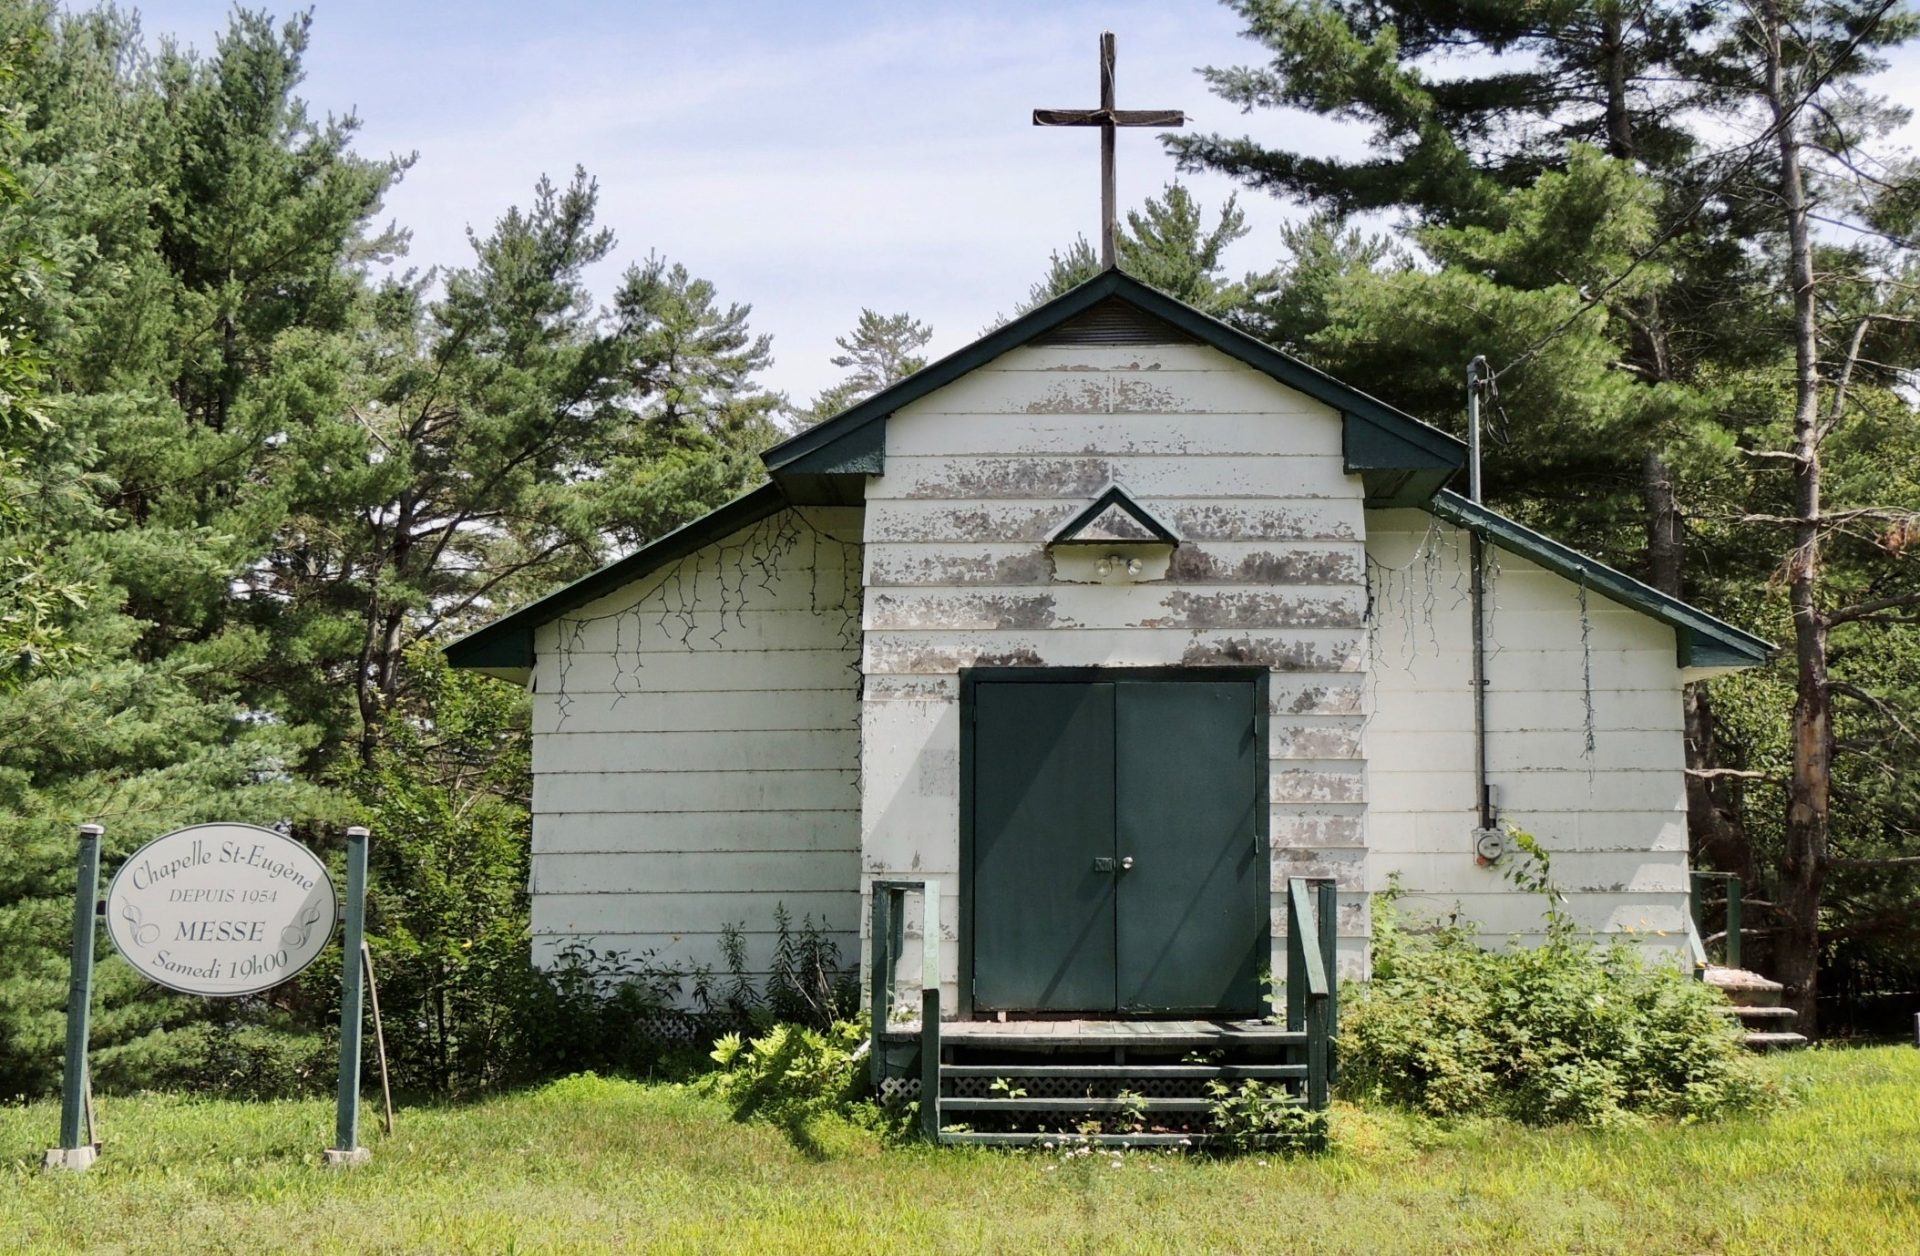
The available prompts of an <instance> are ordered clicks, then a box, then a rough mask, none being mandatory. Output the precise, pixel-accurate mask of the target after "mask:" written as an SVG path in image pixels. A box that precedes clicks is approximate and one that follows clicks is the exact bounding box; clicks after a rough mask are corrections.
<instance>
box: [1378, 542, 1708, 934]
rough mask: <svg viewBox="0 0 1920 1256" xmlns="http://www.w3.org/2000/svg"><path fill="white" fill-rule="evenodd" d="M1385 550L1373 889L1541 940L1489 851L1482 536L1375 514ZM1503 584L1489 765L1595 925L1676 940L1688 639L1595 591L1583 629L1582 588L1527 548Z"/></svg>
mask: <svg viewBox="0 0 1920 1256" xmlns="http://www.w3.org/2000/svg"><path fill="white" fill-rule="evenodd" d="M1367 554H1368V558H1369V563H1370V575H1371V579H1372V581H1373V589H1372V592H1373V598H1374V606H1375V613H1376V622H1375V623H1374V624H1373V636H1372V658H1371V663H1372V670H1371V674H1370V676H1369V677H1368V680H1369V684H1370V689H1371V693H1370V701H1371V714H1370V716H1369V718H1368V723H1367V728H1366V734H1365V752H1366V761H1367V764H1368V773H1369V780H1368V803H1369V814H1368V819H1367V844H1368V848H1369V849H1370V850H1371V851H1372V852H1373V853H1374V854H1375V855H1376V856H1377V857H1378V858H1377V859H1375V860H1374V861H1373V862H1372V863H1371V864H1370V865H1369V877H1370V878H1371V882H1372V884H1373V885H1374V886H1375V888H1378V887H1379V886H1381V885H1384V884H1385V878H1386V877H1387V876H1388V875H1389V874H1393V873H1397V874H1399V877H1400V880H1401V883H1402V884H1403V885H1404V886H1405V887H1406V888H1407V889H1408V890H1409V891H1410V892H1411V893H1412V895H1413V899H1412V906H1413V907H1414V909H1415V910H1423V909H1425V910H1439V911H1444V912H1451V911H1452V910H1454V905H1455V904H1456V903H1458V904H1459V906H1460V907H1461V909H1462V910H1463V911H1464V913H1465V915H1467V916H1468V917H1469V918H1472V919H1475V920H1478V921H1479V922H1480V923H1481V924H1482V925H1483V926H1484V927H1485V928H1486V929H1487V931H1488V932H1489V933H1491V934H1504V933H1518V934H1523V935H1528V936H1531V935H1533V934H1537V933H1538V932H1539V930H1540V929H1541V928H1542V925H1541V922H1540V919H1539V904H1538V903H1537V901H1531V902H1530V901H1529V896H1527V895H1522V894H1515V893H1514V892H1513V891H1512V890H1511V889H1510V888H1509V887H1508V886H1507V883H1506V882H1505V880H1504V879H1503V876H1502V871H1501V870H1500V869H1497V868H1487V867H1482V866H1480V865H1479V864H1477V863H1476V862H1475V860H1474V858H1473V838H1472V831H1473V828H1474V825H1475V823H1476V816H1475V810H1474V777H1473V750H1474V747H1473V731H1472V730H1473V705H1472V695H1471V678H1472V654H1471V651H1470V648H1469V646H1470V642H1471V632H1472V617H1471V614H1470V609H1469V607H1470V604H1469V602H1468V599H1467V597H1466V592H1465V591H1466V589H1467V587H1468V582H1467V577H1468V569H1467V555H1468V545H1467V541H1466V537H1465V534H1464V533H1462V532H1461V531H1460V530H1458V529H1456V528H1453V527H1452V526H1450V525H1446V524H1442V523H1439V522H1437V521H1435V520H1433V519H1432V518H1431V517H1429V516H1428V515H1426V514H1424V513H1420V512H1414V511H1382V512H1375V513H1373V514H1372V515H1371V516H1370V517H1369V519H1368V531H1367ZM1489 585H1490V592H1489V598H1488V601H1489V604H1490V606H1491V610H1490V612H1489V614H1488V619H1487V629H1488V633H1487V635H1488V641H1489V649H1488V660H1487V677H1488V682H1489V685H1488V695H1487V725H1488V738H1487V759H1488V769H1489V780H1490V781H1491V782H1492V783H1493V785H1494V786H1495V787H1496V789H1497V790H1498V795H1499V801H1500V805H1501V809H1502V813H1503V815H1504V817H1505V818H1506V819H1507V820H1508V821H1510V822H1512V823H1514V824H1516V825H1518V826H1520V827H1521V828H1523V829H1526V830H1527V831H1529V832H1531V833H1533V834H1534V835H1535V836H1536V837H1537V838H1539V839H1540V841H1541V843H1542V844H1543V845H1544V846H1545V847H1546V848H1547V849H1548V850H1549V851H1550V852H1552V853H1553V855H1554V863H1553V873H1554V877H1555V879H1556V880H1557V881H1559V882H1560V883H1561V885H1562V886H1563V888H1565V889H1566V890H1567V891H1568V893H1569V896H1570V898H1571V908H1572V910H1573V912H1574V914H1575V916H1576V917H1577V918H1578V919H1579V920H1581V921H1582V923H1584V924H1587V925H1589V926H1592V927H1595V928H1603V929H1645V930H1648V931H1654V932H1658V931H1659V930H1660V929H1662V928H1665V929H1667V930H1669V931H1671V928H1672V926H1675V925H1677V924H1678V923H1679V914H1678V913H1679V911H1680V910H1681V909H1682V907H1683V906H1684V898H1685V893H1686V798H1685V777H1684V774H1683V768H1684V765H1685V752H1684V746H1683V742H1682V724H1681V702H1680V674H1679V671H1678V669H1677V667H1676V665H1675V655H1674V639H1673V632H1672V630H1671V629H1669V628H1667V627H1665V626H1663V625H1661V624H1659V623H1657V622H1655V621H1653V620H1651V619H1648V618H1647V617H1645V616H1643V615H1640V614H1637V613H1634V612H1632V611H1630V610H1627V609H1626V608H1624V607H1621V606H1619V605H1618V604H1617V603H1614V602H1611V601H1609V600H1607V599H1606V598H1604V597H1602V596H1601V595H1599V594H1598V593H1594V592H1591V591H1590V592H1589V593H1588V594H1587V596H1586V610H1585V615H1584V621H1585V622H1584V625H1583V622H1582V621H1583V615H1582V610H1581V593H1580V589H1579V587H1578V586H1577V585H1575V584H1574V583H1572V582H1569V581H1567V580H1565V579H1563V578H1561V577H1559V576H1557V575H1554V574H1553V573H1551V572H1547V571H1544V570H1542V569H1540V568H1538V567H1535V566H1533V565H1532V564H1530V563H1528V562H1526V561H1525V560H1523V559H1519V558H1516V557H1514V556H1512V555H1509V554H1500V555H1499V556H1498V559H1497V562H1496V563H1495V564H1493V571H1492V575H1491V579H1490V581H1489ZM1589 705H1591V712H1592V715H1591V720H1589V715H1588V711H1589ZM1589 732H1590V733H1591V747H1590V748H1589V743H1588V739H1589ZM1648 922H1654V923H1651V924H1649V923H1648ZM1659 922H1666V923H1665V924H1664V925H1663V924H1661V923H1659ZM1673 940H1674V944H1676V945H1677V944H1678V939H1677V937H1676V938H1674V939H1673Z"/></svg>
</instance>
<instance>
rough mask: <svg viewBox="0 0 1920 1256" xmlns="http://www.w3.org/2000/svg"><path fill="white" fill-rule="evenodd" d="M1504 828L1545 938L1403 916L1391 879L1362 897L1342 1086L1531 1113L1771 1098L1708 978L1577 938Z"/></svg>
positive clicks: (1767, 1102)
mask: <svg viewBox="0 0 1920 1256" xmlns="http://www.w3.org/2000/svg"><path fill="white" fill-rule="evenodd" d="M1516 836H1517V839H1519V847H1520V853H1519V856H1518V857H1517V859H1516V862H1517V865H1518V867H1519V871H1518V872H1517V873H1516V874H1515V875H1516V878H1517V880H1518V882H1519V883H1520V884H1521V885H1522V887H1523V888H1531V889H1535V890H1537V891H1539V892H1541V893H1542V894H1544V895H1546V896H1547V898H1548V900H1549V904H1550V905H1549V911H1548V937H1547V941H1546V943H1545V944H1544V945H1541V946H1537V947H1520V946H1515V947H1511V948H1509V949H1506V950H1500V951H1493V950H1484V949H1482V948H1481V946H1480V944H1479V938H1478V935H1477V931H1476V930H1475V928H1474V927H1473V926H1472V925H1471V924H1469V923H1465V922H1462V921H1459V920H1457V919H1456V920H1451V921H1446V922H1439V923H1429V924H1426V925H1424V926H1423V927H1421V928H1418V929H1415V928H1410V927H1409V926H1408V924H1407V922H1405V921H1404V920H1403V919H1402V918H1401V916H1400V914H1399V909H1398V907H1397V904H1396V900H1397V898H1398V894H1397V893H1396V892H1388V893H1384V894H1380V895H1377V896H1375V898H1374V916H1373V954H1374V964H1373V978H1372V980H1371V981H1369V982H1367V983H1366V984H1365V985H1364V986H1362V987H1361V988H1360V992H1359V995H1358V997H1357V998H1355V999H1354V1000H1352V1002H1351V1003H1349V1004H1347V1005H1346V1006H1344V1007H1343V1008H1342V1009H1341V1024H1340V1043H1339V1050H1340V1070H1341V1073H1340V1085H1341V1088H1342V1089H1343V1090H1344V1091H1346V1092H1348V1093H1350V1094H1352V1095H1355V1096H1359V1097H1366V1098H1373V1099H1379V1100H1385V1101H1387V1102H1391V1103H1398V1104H1405V1105H1407V1106H1408V1107H1411V1108H1415V1109H1417V1110H1419V1111H1421V1112H1425V1113H1427V1114H1429V1115H1433V1116H1462V1115H1469V1114H1481V1115H1484V1114H1488V1113H1497V1114H1500V1115H1503V1116H1507V1117H1510V1118H1512V1119H1514V1120H1518V1121H1523V1122H1526V1123H1529V1124H1536V1125H1545V1124H1555V1123H1561V1122H1567V1123H1573V1124H1579V1125H1617V1124H1623V1123H1629V1122H1632V1121H1636V1120H1639V1119H1643V1118H1646V1117H1655V1116H1663V1117H1680V1118H1689V1119H1691V1118H1702V1117H1716V1116H1725V1115H1728V1114H1733V1113H1742V1112H1756V1111H1765V1110H1767V1109H1769V1108H1771V1107H1773V1106H1775V1105H1776V1103H1777V1102H1778V1101H1779V1098H1780V1096H1779V1094H1778V1092H1777V1090H1775V1089H1774V1088H1773V1087H1770V1086H1769V1085H1768V1084H1767V1083H1766V1082H1765V1080H1764V1077H1763V1074H1762V1072H1761V1070H1760V1069H1759V1068H1758V1066H1757V1065H1756V1063H1755V1062H1754V1060H1753V1059H1752V1057H1750V1056H1749V1055H1748V1054H1747V1053H1746V1052H1745V1050H1744V1048H1743V1046H1742V1044H1741V1032H1740V1029H1739V1027H1738V1024H1737V1022H1735V1021H1734V1020H1733V1018H1732V1017H1730V1016H1728V1015H1727V1014H1726V1010H1725V1001H1724V999H1723V997H1722V996H1721V995H1720V993H1719V991H1717V990H1715V989H1713V988H1712V987H1709V986H1707V985H1705V984H1703V983H1701V982H1697V981H1694V980H1692V979H1691V978H1690V977H1689V975H1688V974H1687V973H1685V972H1684V971H1682V970H1681V969H1680V968H1679V967H1678V966H1677V965H1672V964H1667V963H1661V962H1657V961H1655V962H1649V960H1648V958H1647V957H1646V956H1644V955H1642V954H1641V952H1640V951H1639V950H1638V949H1637V948H1636V947H1635V946H1634V945H1633V944H1632V943H1630V942H1626V941H1621V940H1615V941H1613V942H1610V943H1608V944H1605V945H1601V944H1598V943H1595V942H1593V941H1592V940H1590V939H1588V938H1583V937H1581V936H1580V935H1579V933H1578V932H1577V930H1576V929H1575V927H1574V925H1573V923H1572V921H1571V919H1570V918H1569V917H1568V916H1566V915H1565V914H1564V912H1563V911H1561V910H1560V909H1559V908H1558V906H1557V899H1558V897H1559V893H1558V891H1557V889H1555V888H1554V886H1553V883H1552V880H1551V877H1550V874H1549V869H1548V866H1547V864H1546V863H1545V861H1544V859H1537V858H1530V856H1534V855H1537V854H1539V853H1540V852H1539V847H1538V844H1537V843H1535V842H1533V841H1532V839H1531V838H1529V837H1527V835H1525V834H1519V835H1516Z"/></svg>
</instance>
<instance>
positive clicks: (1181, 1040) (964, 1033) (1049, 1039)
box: [883, 1020, 1307, 1051]
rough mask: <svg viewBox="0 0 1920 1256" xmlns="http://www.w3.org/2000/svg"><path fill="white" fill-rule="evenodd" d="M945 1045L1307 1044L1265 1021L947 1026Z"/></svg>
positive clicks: (908, 1026) (905, 1028) (900, 1027)
mask: <svg viewBox="0 0 1920 1256" xmlns="http://www.w3.org/2000/svg"><path fill="white" fill-rule="evenodd" d="M883 1036H884V1037H885V1038H886V1039H887V1041H889V1042H906V1041H917V1040H918V1039H919V1037H920V1025H919V1022H917V1021H914V1022H909V1023H905V1024H897V1025H889V1026H888V1027H887V1029H886V1031H885V1033H884V1035H883ZM940 1038H941V1042H942V1044H943V1045H945V1046H950V1047H965V1048H967V1049H969V1050H973V1049H982V1048H1001V1047H1006V1048H1020V1049H1033V1048H1036V1047H1040V1048H1051V1049H1053V1050H1066V1051H1095V1050H1097V1051H1108V1050H1112V1049H1113V1048H1115V1047H1125V1048H1129V1049H1133V1048H1150V1049H1151V1048H1159V1049H1165V1048H1170V1047H1186V1048H1205V1049H1218V1048H1231V1047H1292V1046H1302V1045H1304V1044H1305V1043H1306V1041H1307V1035H1306V1031H1304V1030H1297V1029H1287V1028H1286V1027H1285V1026H1282V1025H1276V1024H1273V1023H1272V1022H1270V1021H1148V1020H1143V1021H1124V1020H1115V1021H1085V1020H1064V1021H948V1022H944V1023H942V1024H941V1026H940Z"/></svg>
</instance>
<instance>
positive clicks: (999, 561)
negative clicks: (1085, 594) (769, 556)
mask: <svg viewBox="0 0 1920 1256" xmlns="http://www.w3.org/2000/svg"><path fill="white" fill-rule="evenodd" d="M1168 579H1169V580H1170V581H1172V582H1173V583H1176V584H1180V585H1186V586H1195V585H1239V586H1261V587H1264V586H1270V585H1282V586H1318V585H1339V584H1350V585H1360V584H1363V583H1364V582H1365V580H1366V570H1365V558H1364V554H1363V553H1362V551H1361V549H1360V547H1359V546H1357V545H1355V544H1353V543H1352V542H1351V541H1325V542H1314V541H1288V542H1286V543H1285V544H1282V545H1276V544H1275V543H1274V542H1272V541H1196V540H1194V539H1193V538H1192V537H1187V538H1185V539H1183V540H1182V542H1181V544H1180V548H1179V549H1178V550H1176V551H1175V552H1174V555H1173V560H1172V566H1171V570H1170V571H1169V573H1168ZM1054 582H1055V572H1054V563H1053V558H1052V555H1050V554H1049V553H1048V552H1047V551H1046V550H1044V549H1041V548H1039V547H1038V546H1035V545H1033V544H1032V543H1030V542H1029V543H1024V544H996V543H993V542H981V543H977V544H973V545H969V546H967V547H966V548H965V549H964V550H956V549H955V548H954V547H953V546H952V545H950V544H947V543H944V542H939V541H934V542H926V541H900V542H891V543H882V542H875V543H873V544H870V545H869V546H867V584H868V587H869V588H874V589H883V588H915V587H921V586H929V587H933V588H954V587H965V586H973V585H995V586H999V587H1002V588H1022V587H1029V586H1053V585H1054Z"/></svg>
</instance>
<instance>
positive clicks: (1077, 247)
mask: <svg viewBox="0 0 1920 1256" xmlns="http://www.w3.org/2000/svg"><path fill="white" fill-rule="evenodd" d="M1249 230H1251V228H1249V227H1248V226H1247V216H1246V213H1245V211H1243V210H1242V209H1241V208H1240V207H1239V205H1238V203H1237V202H1236V200H1235V198H1233V197H1231V196H1229V197H1228V198H1227V203H1226V204H1225V205H1223V206H1221V207H1220V217H1219V219H1218V221H1216V222H1215V223H1214V225H1213V227H1212V228H1211V229H1209V228H1208V227H1207V225H1206V221H1205V213H1204V211H1203V210H1202V209H1201V207H1200V205H1199V204H1198V202H1196V201H1195V200H1194V199H1193V197H1192V195H1191V194H1190V193H1188V191H1187V190H1186V188H1184V187H1182V186H1181V185H1180V184H1178V183H1169V184H1168V185H1167V186H1166V188H1165V189H1164V190H1163V191H1162V192H1161V194H1160V195H1159V196H1157V197H1151V196H1150V197H1148V198H1147V200H1146V202H1145V204H1143V205H1142V206H1141V207H1140V208H1139V209H1136V210H1129V211H1127V220H1126V222H1124V223H1122V224H1121V225H1120V228H1119V231H1118V232H1117V233H1116V237H1115V241H1114V247H1115V250H1116V252H1117V254H1118V261H1119V265H1120V269H1121V270H1123V271H1125V272H1127V273H1128V274H1129V275H1132V276H1133V277H1134V278H1136V279H1139V280H1141V281H1143V282H1145V283H1148V284H1151V285H1152V286H1153V287H1155V288H1158V289H1160V291H1162V292H1164V293H1166V294H1167V295H1168V296H1172V297H1177V298H1178V299H1180V300H1182V301H1185V302H1186V303H1187V304H1188V305H1191V306H1193V307H1194V308H1195V309H1198V310H1202V311H1204V312H1206V313H1208V314H1212V315H1213V316H1214V317H1216V318H1221V319H1226V320H1227V321H1229V322H1233V321H1236V320H1238V319H1240V318H1241V316H1242V315H1243V314H1245V313H1246V311H1247V310H1248V309H1249V308H1250V307H1251V306H1253V305H1254V304H1255V303H1256V302H1258V301H1259V300H1260V299H1261V298H1263V297H1264V296H1266V295H1268V294H1269V293H1270V292H1271V291H1272V290H1273V287H1274V284H1275V282H1276V272H1274V271H1272V270H1266V271H1249V272H1248V273H1247V274H1246V275H1244V276H1243V277H1241V278H1240V279H1238V280H1235V279H1230V278H1228V276H1227V269H1226V263H1225V260H1224V255H1225V253H1226V251H1227V248H1228V246H1229V245H1231V244H1233V243H1234V242H1235V241H1237V240H1242V239H1244V238H1246V235H1247V233H1248V231H1249ZM1099 273H1100V264H1099V261H1098V259H1097V258H1096V257H1095V256H1094V252H1093V247H1092V246H1091V245H1089V244H1088V243H1087V241H1086V238H1085V237H1084V236H1082V237H1079V238H1077V239H1076V240H1075V241H1074V242H1073V244H1072V245H1070V246H1068V248H1067V250H1066V251H1065V252H1064V253H1058V252H1056V253H1054V254H1052V255H1051V259H1050V262H1049V265H1048V268H1047V274H1046V277H1045V278H1044V279H1042V280H1041V281H1040V282H1039V283H1037V284H1035V285H1034V286H1033V287H1032V288H1031V289H1029V290H1028V293H1027V299H1026V300H1025V301H1024V302H1022V303H1021V304H1020V306H1019V307H1017V308H1016V310H1015V311H1014V312H1015V313H1016V314H1024V313H1026V312H1027V311H1028V310H1031V309H1033V308H1034V307H1036V306H1039V305H1044V304H1045V303H1046V302H1048V301H1051V300H1052V299H1053V298H1055V297H1057V296H1059V295H1060V294H1061V293H1063V292H1066V291H1067V290H1069V289H1071V288H1074V287H1077V286H1079V285H1080V284H1083V283H1085V282H1086V281H1087V280H1089V279H1091V278H1093V277H1094V276H1095V275H1097V274H1099Z"/></svg>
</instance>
